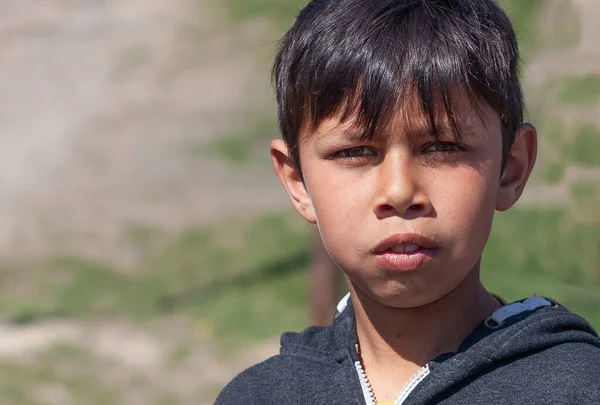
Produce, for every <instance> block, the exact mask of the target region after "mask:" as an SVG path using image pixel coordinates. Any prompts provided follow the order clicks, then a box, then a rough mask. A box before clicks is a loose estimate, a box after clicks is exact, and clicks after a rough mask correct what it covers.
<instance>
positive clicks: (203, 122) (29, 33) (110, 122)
mask: <svg viewBox="0 0 600 405" xmlns="http://www.w3.org/2000/svg"><path fill="white" fill-rule="evenodd" d="M550 3H552V0H548V4H550ZM211 4H212V3H211ZM217 4H218V3H217ZM573 4H574V5H575V6H576V10H577V13H578V16H579V18H580V24H581V33H582V35H581V38H582V39H581V41H579V43H578V44H577V46H575V47H573V48H571V49H569V50H566V51H565V50H552V49H550V50H547V51H544V52H542V53H540V54H538V55H536V56H535V58H534V59H532V60H531V61H530V62H529V64H528V66H527V68H526V71H525V77H526V81H527V82H528V83H531V84H532V85H540V84H542V83H544V82H546V81H548V80H552V79H555V78H557V77H563V76H572V75H579V74H583V73H588V72H594V71H596V72H597V71H600V47H599V46H598V44H597V38H598V37H599V35H600V26H599V25H598V24H597V22H598V21H600V2H598V1H596V0H573ZM549 7H550V6H549ZM221 13H222V10H219V9H218V7H214V5H210V4H208V2H206V1H205V2H202V1H200V2H198V1H196V2H191V1H187V0H158V1H152V2H149V1H146V0H129V1H118V0H86V1H74V0H46V1H39V0H38V1H36V0H5V1H3V2H1V3H0V43H1V46H0V73H1V74H0V223H2V224H3V227H2V228H1V229H0V254H2V256H3V257H5V258H6V259H7V260H19V259H21V258H23V257H28V258H29V257H42V256H45V255H49V254H53V253H56V252H75V253H77V254H81V255H85V256H88V257H97V258H101V259H105V260H112V261H116V262H119V263H121V264H124V265H125V266H127V264H128V263H130V261H131V260H132V259H131V255H130V252H128V251H127V249H125V248H124V247H123V246H122V244H121V243H120V242H119V241H120V240H121V236H122V234H123V232H126V230H127V229H128V228H129V227H131V226H134V225H136V224H144V225H148V226H152V227H155V228H157V229H160V230H161V231H163V232H165V233H173V234H176V233H177V232H178V231H180V230H182V229H184V228H187V227H189V226H191V225H195V226H200V225H203V224H208V223H211V222H215V221H217V220H218V219H219V218H224V217H229V216H232V215H251V214H252V213H256V212H260V211H262V210H271V209H273V208H278V207H283V206H285V204H287V200H286V197H285V196H284V194H283V192H282V191H281V190H280V187H279V185H278V184H277V182H276V179H275V177H274V176H273V175H271V174H270V173H269V172H268V171H266V169H264V168H262V167H257V168H253V169H244V170H242V169H240V168H238V167H236V166H233V165H230V164H228V163H225V162H223V161H219V160H217V159H211V158H207V157H198V156H197V155H196V154H194V153H192V152H191V149H192V146H193V145H198V144H199V143H200V144H201V143H203V142H208V141H209V140H211V139H214V138H215V137H218V136H219V135H221V134H223V133H227V132H228V131H231V130H237V129H239V128H240V127H243V125H244V119H245V117H248V116H249V115H252V114H272V111H273V101H272V96H271V94H270V89H269V84H268V76H267V73H268V69H269V60H268V57H267V56H265V54H266V50H268V49H270V48H268V46H270V45H265V44H269V41H273V40H276V39H277V37H276V35H275V34H276V33H274V32H273V31H272V30H270V29H269V28H268V27H267V25H266V23H265V22H264V21H251V22H248V23H245V24H243V25H242V26H237V27H235V28H234V29H233V30H230V29H223V27H222V26H221V25H220V22H219V21H220V18H222V14H221ZM257 49H258V51H257ZM598 116H600V114H598ZM231 117H239V122H236V120H232V118H231ZM599 124H600V122H599ZM570 175H573V176H577V173H574V174H573V173H572V174H570ZM565 187H566V186H565V185H564V184H559V185H556V186H544V185H541V182H540V184H538V185H536V186H535V187H532V188H531V189H530V190H528V192H527V193H526V194H525V196H524V201H523V204H533V205H541V204H548V203H549V202H550V203H552V202H554V203H556V204H564V203H567V202H568V195H567V192H566V191H565ZM160 330H164V328H163V326H160V327H159V326H157V327H155V328H151V329H149V330H144V329H137V328H136V327H135V326H133V325H126V324H122V323H120V322H116V321H115V322H112V321H106V322H103V323H96V324H92V325H90V324H79V323H74V322H68V321H65V322H58V323H57V322H48V323H43V324H37V325H33V326H28V327H18V328H16V327H12V326H8V325H5V326H2V327H1V328H0V358H4V359H6V360H10V361H16V362H18V361H20V359H23V361H25V360H27V359H30V358H31V356H33V355H35V353H37V352H40V353H42V352H43V351H44V350H47V349H48V348H51V347H54V346H55V345H56V344H59V343H65V342H67V343H69V344H73V345H82V344H84V343H85V344H86V345H87V347H89V349H90V350H91V351H92V352H93V355H95V356H98V357H99V358H103V359H110V360H109V361H108V363H107V365H106V367H107V369H116V370H120V371H119V373H121V374H123V375H128V376H135V375H138V374H139V375H143V376H144V378H145V380H144V381H146V382H145V383H144V384H145V385H144V384H142V385H143V386H144V387H149V388H148V389H149V390H150V389H151V387H157V386H160V388H161V389H165V390H167V388H169V387H170V389H171V390H173V391H174V392H178V393H184V394H182V398H189V399H190V401H192V399H193V398H198V397H199V395H200V397H201V398H204V397H205V398H207V399H206V402H204V403H207V404H208V403H211V402H212V398H213V397H214V395H215V393H216V392H217V391H218V389H219V388H220V387H221V386H222V385H223V384H224V383H226V382H227V381H228V380H229V379H230V378H231V377H232V376H234V375H235V374H236V373H237V372H239V371H241V370H242V369H244V368H245V367H246V366H248V365H249V364H252V363H255V362H257V361H259V360H261V359H263V358H266V357H268V355H270V354H272V353H275V352H276V350H277V342H276V341H270V342H265V343H264V344H261V345H259V346H257V347H253V348H249V349H248V350H247V351H246V352H245V353H244V354H243V355H241V356H238V357H237V358H236V359H235V360H227V361H224V360H222V359H220V358H218V357H215V355H214V353H213V352H212V351H211V350H210V347H209V346H208V345H206V346H202V345H198V346H197V347H196V348H195V349H193V351H192V352H191V353H188V355H187V356H185V357H186V359H185V360H182V361H180V362H176V364H175V365H173V366H172V367H171V368H169V369H167V370H165V367H164V359H165V357H168V352H169V350H171V349H170V348H171V347H172V346H173V345H175V344H177V343H178V342H180V341H182V342H183V341H186V339H190V336H191V334H192V333H193V332H192V331H191V329H190V326H189V325H187V324H185V323H179V324H177V323H176V324H174V325H172V326H171V328H170V329H168V330H169V333H162V334H161V333H160V332H158V331H160ZM173 331H178V332H176V333H173ZM174 336H175V337H174ZM89 342H92V343H91V344H89ZM159 382H160V383H159ZM138 391H139V390H138ZM52 392H54V393H55V396H56V398H57V400H56V402H57V403H60V402H61V401H60V399H61V398H63V397H61V395H59V394H56V390H55V391H52ZM148 392H150V391H148ZM127 395H129V396H128V397H127V398H128V401H127V402H124V403H128V404H137V403H139V404H143V403H144V404H145V403H149V402H148V397H147V396H144V395H142V394H141V393H139V392H130V393H129V394H127ZM51 396H52V395H50V396H49V397H51ZM63 403H64V402H63ZM182 403H188V402H182ZM189 403H192V402H189Z"/></svg>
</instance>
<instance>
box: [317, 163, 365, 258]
mask: <svg viewBox="0 0 600 405" xmlns="http://www.w3.org/2000/svg"><path fill="white" fill-rule="evenodd" d="M321 173H322V172H321ZM307 178H310V183H309V184H308V187H309V190H314V192H311V199H312V203H313V206H314V209H315V212H316V215H317V224H318V227H319V231H320V233H321V237H322V239H323V243H324V244H325V247H326V248H327V250H328V251H329V252H330V254H332V255H333V256H335V255H337V254H339V252H341V251H346V252H347V251H348V250H351V251H355V250H356V248H357V247H356V246H353V245H354V243H356V241H355V239H356V238H355V237H354V235H356V234H357V233H359V232H361V231H362V230H364V228H365V226H366V224H365V223H364V221H366V220H368V219H369V208H370V205H369V193H370V191H369V185H368V184H363V182H362V181H361V180H360V179H359V178H357V177H354V178H349V177H346V176H333V175H329V176H324V175H321V176H318V175H316V176H312V175H309V176H307ZM345 255H346V254H345Z"/></svg>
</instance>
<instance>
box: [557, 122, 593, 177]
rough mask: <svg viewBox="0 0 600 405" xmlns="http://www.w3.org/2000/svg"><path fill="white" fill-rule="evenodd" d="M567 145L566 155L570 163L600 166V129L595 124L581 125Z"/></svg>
mask: <svg viewBox="0 0 600 405" xmlns="http://www.w3.org/2000/svg"><path fill="white" fill-rule="evenodd" d="M565 146H566V148H565V157H566V158H567V159H568V161H569V162H570V163H575V164H579V165H583V166H600V129H599V128H598V127H597V126H596V125H595V124H593V123H584V124H582V125H580V126H579V128H577V130H576V131H575V133H574V136H573V137H572V139H570V140H569V141H568V142H567V144H566V145H565Z"/></svg>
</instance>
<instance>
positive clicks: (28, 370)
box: [0, 345, 123, 405]
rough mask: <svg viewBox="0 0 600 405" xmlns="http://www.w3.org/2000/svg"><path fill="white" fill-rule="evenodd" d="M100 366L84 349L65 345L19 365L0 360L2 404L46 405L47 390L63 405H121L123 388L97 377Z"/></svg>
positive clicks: (0, 396) (0, 394) (0, 395)
mask: <svg viewBox="0 0 600 405" xmlns="http://www.w3.org/2000/svg"><path fill="white" fill-rule="evenodd" d="M102 363H103V362H102V361H101V360H99V359H96V358H92V357H91V356H90V355H89V353H87V352H86V351H84V350H83V349H81V348H79V347H75V346H66V345H61V346H56V347H51V348H49V349H47V350H46V351H44V352H43V353H41V354H38V355H35V356H33V358H30V359H29V361H27V362H23V363H19V364H17V363H12V362H10V361H6V360H2V361H0V398H2V403H3V404H14V405H17V404H18V405H43V404H48V403H49V402H48V401H49V398H46V397H45V394H44V392H45V391H44V389H46V390H50V392H52V393H54V395H53V396H54V397H55V398H54V400H56V399H58V398H64V401H65V402H66V403H77V404H84V403H85V404H90V405H100V404H109V403H110V404H122V403H123V402H122V401H120V398H121V394H122V392H121V388H122V387H119V386H118V385H117V384H114V383H109V382H108V381H105V380H103V378H98V377H99V376H98V375H97V370H98V367H99V366H100V365H102ZM106 380H107V379H106ZM57 395H60V396H59V397H58V398H56V396H57ZM50 400H51V399H50ZM52 403H54V402H52Z"/></svg>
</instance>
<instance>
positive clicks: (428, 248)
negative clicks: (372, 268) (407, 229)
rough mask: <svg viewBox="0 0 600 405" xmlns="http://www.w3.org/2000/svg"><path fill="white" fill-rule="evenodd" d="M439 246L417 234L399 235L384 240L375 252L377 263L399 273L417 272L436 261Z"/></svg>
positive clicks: (373, 251)
mask: <svg viewBox="0 0 600 405" xmlns="http://www.w3.org/2000/svg"><path fill="white" fill-rule="evenodd" d="M438 250H439V246H438V245H437V244H436V243H435V242H434V241H433V240H431V239H428V238H426V237H423V236H420V235H416V234H397V235H394V236H391V237H389V238H387V239H384V240H383V241H382V242H381V243H379V244H378V245H377V246H376V247H375V248H374V249H373V250H372V253H373V254H374V255H375V258H376V261H377V263H378V264H379V265H380V266H382V267H385V268H390V269H393V270H397V271H410V270H416V269H417V268H419V267H421V266H422V265H424V264H425V263H428V262H430V261H432V260H434V259H435V258H436V256H437V252H438Z"/></svg>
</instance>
